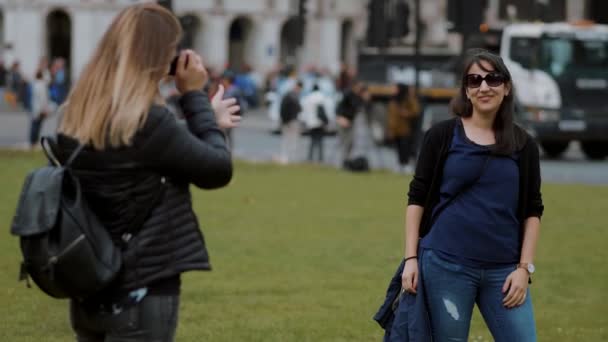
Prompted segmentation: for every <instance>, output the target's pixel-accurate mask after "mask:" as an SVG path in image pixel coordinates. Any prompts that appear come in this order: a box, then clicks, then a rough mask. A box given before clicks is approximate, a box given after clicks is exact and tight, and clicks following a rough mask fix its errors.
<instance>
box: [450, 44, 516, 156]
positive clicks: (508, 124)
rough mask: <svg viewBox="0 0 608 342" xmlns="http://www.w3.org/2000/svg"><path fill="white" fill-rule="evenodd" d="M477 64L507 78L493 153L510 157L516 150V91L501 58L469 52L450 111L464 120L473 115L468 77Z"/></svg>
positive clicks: (495, 128)
mask: <svg viewBox="0 0 608 342" xmlns="http://www.w3.org/2000/svg"><path fill="white" fill-rule="evenodd" d="M482 61H483V62H487V63H488V64H490V65H491V66H492V67H493V68H494V70H487V69H486V68H484V66H483V64H481V62H482ZM475 64H477V65H478V66H479V67H480V68H481V69H482V70H484V71H487V72H496V73H499V74H501V75H502V76H503V77H504V78H505V86H509V87H510V91H509V94H508V95H506V96H505V97H504V99H503V100H502V103H501V104H500V107H499V108H498V112H496V118H495V119H494V124H493V127H492V128H493V129H494V136H495V138H496V145H495V146H494V148H493V152H494V153H495V154H500V155H510V154H512V153H513V152H515V150H516V141H515V134H514V126H513V115H514V111H515V109H514V108H515V107H514V104H513V101H514V100H513V97H514V93H515V89H514V88H513V83H512V82H511V73H510V72H509V70H508V69H507V67H506V65H505V63H504V62H503V60H502V58H500V56H498V55H495V54H493V53H491V52H489V51H487V50H484V49H471V50H468V51H467V53H466V58H465V63H464V69H463V72H462V77H461V80H460V90H459V91H458V94H457V95H456V96H455V97H454V98H453V99H452V101H451V102H450V111H451V112H452V113H454V114H455V115H457V116H460V117H463V118H468V117H470V116H471V115H473V105H472V103H471V100H469V99H468V98H467V88H466V77H467V74H468V72H469V69H470V68H471V67H472V66H473V65H475Z"/></svg>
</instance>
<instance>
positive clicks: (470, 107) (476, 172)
mask: <svg viewBox="0 0 608 342" xmlns="http://www.w3.org/2000/svg"><path fill="white" fill-rule="evenodd" d="M465 66H466V67H465V68H464V73H463V75H462V78H461V86H460V91H459V93H458V95H457V96H456V98H455V99H454V101H453V102H452V104H451V110H452V111H453V113H454V114H456V115H457V117H456V118H453V119H450V120H447V121H444V122H441V123H439V124H437V125H435V126H434V127H432V128H431V129H430V130H429V131H428V132H427V133H426V136H425V138H424V142H423V145H422V150H421V151H420V155H419V159H418V164H417V166H416V173H415V175H414V178H413V180H412V182H411V184H410V190H409V194H408V195H409V202H408V207H407V213H406V223H405V229H406V248H405V267H404V270H403V274H402V286H403V288H404V289H405V291H407V292H410V293H416V292H418V293H421V292H422V293H423V296H424V297H423V298H416V300H417V301H419V303H426V304H427V306H428V313H429V316H428V317H429V318H430V323H431V328H432V335H433V340H434V341H466V340H467V339H468V335H469V327H470V323H471V315H472V312H473V307H474V305H475V304H477V306H478V307H479V310H480V312H481V314H482V316H483V318H484V320H485V322H486V324H487V326H488V328H489V330H490V332H491V333H492V336H493V337H494V340H495V341H498V342H507V341H520V342H531V341H536V327H535V323H534V314H533V310H532V300H531V296H530V289H529V288H528V286H529V283H530V275H531V274H532V273H533V272H534V270H535V268H534V265H533V261H534V255H535V252H536V245H537V241H538V236H539V232H540V217H541V215H542V213H543V209H544V207H543V202H542V197H541V192H540V187H541V179H540V166H539V152H538V147H537V145H536V142H535V140H534V139H533V138H532V137H531V136H530V135H528V133H526V131H525V130H523V129H522V128H521V127H519V126H517V125H516V124H514V123H513V114H514V109H513V98H514V96H513V93H514V91H515V89H514V88H513V83H512V81H511V74H510V73H509V70H507V67H506V66H505V64H504V62H503V60H502V59H501V58H500V57H499V56H497V55H494V54H492V53H490V52H488V51H485V50H479V49H477V50H473V51H470V52H469V55H468V56H467V60H466V64H465ZM419 238H422V239H421V240H419ZM419 244H420V246H419ZM420 290H423V291H420ZM418 296H420V295H418ZM418 296H417V297H418ZM406 297H407V296H404V297H402V298H406ZM408 303H409V302H408V301H407V300H406V299H403V300H402V301H401V302H400V304H399V308H398V310H397V315H396V317H395V323H394V324H393V330H392V332H393V333H394V334H395V335H394V336H391V337H392V338H393V339H392V340H394V341H399V337H398V336H399V335H400V334H403V333H405V332H406V330H407V326H408V324H407V322H406V321H405V322H404V319H405V320H407V319H408V318H407V316H408V310H409V308H408V307H407V306H408ZM410 312H411V311H410ZM409 319H412V318H411V316H410V318H409ZM391 335H392V334H391Z"/></svg>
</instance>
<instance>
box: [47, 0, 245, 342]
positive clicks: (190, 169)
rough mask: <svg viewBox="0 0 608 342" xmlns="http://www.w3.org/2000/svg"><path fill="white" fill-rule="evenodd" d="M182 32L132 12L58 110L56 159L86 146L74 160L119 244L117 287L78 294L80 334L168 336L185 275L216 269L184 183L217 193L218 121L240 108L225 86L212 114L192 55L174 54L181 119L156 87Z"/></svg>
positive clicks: (153, 14)
mask: <svg viewBox="0 0 608 342" xmlns="http://www.w3.org/2000/svg"><path fill="white" fill-rule="evenodd" d="M180 36H181V28H180V24H179V22H178V21H177V19H176V18H175V16H174V15H173V14H171V13H170V12H169V11H167V10H166V9H164V8H162V7H160V6H158V5H156V4H152V3H147V4H138V5H134V6H131V7H128V8H126V9H125V10H123V11H122V12H121V13H120V14H119V15H118V16H117V17H116V19H115V20H114V22H113V23H112V25H111V26H110V28H109V29H108V31H107V32H106V33H105V34H104V36H103V37H102V39H101V41H100V43H99V45H98V47H97V49H96V51H95V52H94V54H93V56H92V58H91V60H90V61H89V63H88V65H87V66H86V67H85V69H84V70H83V72H82V74H81V77H80V79H79V80H78V81H77V83H76V84H75V86H74V87H73V89H72V91H71V93H70V94H69V96H68V98H67V101H66V103H65V106H64V108H63V116H62V119H61V122H60V125H59V132H58V133H59V134H58V138H57V146H56V149H57V153H58V156H59V159H60V160H62V161H65V159H66V158H67V156H69V155H70V154H71V153H72V152H73V151H74V150H75V149H76V148H78V146H81V145H82V146H84V148H83V149H82V150H81V152H80V153H79V154H78V155H77V157H76V159H75V161H74V163H73V166H74V168H75V172H76V174H77V175H78V176H79V178H80V180H81V183H82V188H83V193H84V195H85V197H86V200H87V202H88V203H89V205H90V206H91V207H92V209H93V211H94V212H95V213H96V214H97V215H98V216H99V218H100V219H101V221H102V222H103V223H104V225H105V227H106V228H107V229H108V230H109V232H110V234H111V236H112V237H113V239H114V240H115V243H116V244H119V245H121V246H124V253H123V268H122V271H121V274H120V275H119V277H118V278H117V279H116V280H115V282H114V283H113V284H112V285H110V286H109V287H108V288H106V289H105V290H103V291H102V292H101V293H99V294H98V295H96V296H94V297H93V298H90V299H87V300H85V301H76V300H72V301H71V307H70V316H71V323H72V327H73V329H74V331H75V333H76V337H77V340H78V341H82V342H84V341H87V342H88V341H106V342H108V341H173V339H174V335H175V331H176V327H177V317H178V307H179V298H180V296H179V294H180V285H181V279H180V275H181V273H183V272H186V271H191V270H209V269H210V268H211V266H210V264H209V258H208V255H207V250H206V248H205V243H204V239H203V236H202V234H201V231H200V229H199V225H198V222H197V218H196V216H195V214H194V212H193V210H192V202H191V195H190V191H189V184H191V183H192V184H194V185H195V186H197V187H199V188H204V189H213V188H219V187H223V186H225V185H226V184H228V182H230V179H231V177H232V162H231V156H230V152H229V150H228V148H227V146H226V139H225V136H224V134H223V132H222V131H221V130H220V128H231V127H234V126H235V125H236V124H237V121H238V117H235V116H234V115H233V114H234V113H235V112H236V111H238V106H235V105H234V103H235V100H234V99H228V100H222V99H221V96H222V94H221V93H222V92H223V91H222V90H221V89H220V91H219V92H218V93H219V94H217V95H216V96H215V97H214V98H213V100H212V103H213V109H212V105H211V104H210V103H209V101H208V98H207V95H206V94H204V93H203V92H202V91H201V89H203V86H204V85H205V83H206V82H207V78H208V76H207V72H206V70H205V67H204V66H203V63H202V61H201V57H200V56H198V55H197V54H196V53H194V52H192V51H182V52H181V53H180V54H179V59H178V63H177V71H176V75H175V83H176V87H177V89H178V90H179V92H180V93H181V98H180V101H179V103H180V105H181V109H182V110H183V113H184V115H185V122H186V125H182V124H180V123H178V122H177V120H176V118H175V116H174V115H173V114H172V113H170V112H169V111H168V109H167V108H166V107H165V106H164V105H163V104H162V102H161V99H160V95H159V83H160V82H161V81H163V80H164V79H165V77H166V75H167V74H168V71H169V69H170V64H171V61H172V59H173V58H174V57H175V51H176V47H177V44H178V42H179V41H180ZM214 112H215V114H214ZM218 124H219V126H218ZM142 213H143V217H144V219H143V220H142V223H139V222H138V220H140V218H141V217H142ZM74 271H77V270H74Z"/></svg>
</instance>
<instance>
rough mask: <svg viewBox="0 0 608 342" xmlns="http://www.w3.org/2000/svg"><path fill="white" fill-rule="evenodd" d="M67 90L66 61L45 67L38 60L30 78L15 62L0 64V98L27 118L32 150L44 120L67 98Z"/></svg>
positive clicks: (59, 59)
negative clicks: (26, 115)
mask: <svg viewBox="0 0 608 342" xmlns="http://www.w3.org/2000/svg"><path fill="white" fill-rule="evenodd" d="M68 89H69V84H68V77H67V70H66V61H65V59H63V58H55V59H53V60H52V62H50V63H49V60H48V58H47V57H42V58H40V62H39V64H38V68H37V69H36V72H35V73H34V75H31V77H30V76H28V75H24V73H23V72H22V71H21V64H20V62H19V61H18V60H16V61H14V62H13V63H12V64H11V65H10V67H7V66H6V65H5V63H4V61H0V96H1V98H2V100H3V101H4V103H6V104H7V105H8V106H10V107H11V108H13V109H17V108H23V109H25V110H26V111H27V112H28V113H29V116H30V129H29V136H28V142H29V143H30V146H32V147H33V146H35V145H36V144H37V143H38V140H39V138H40V131H41V129H42V125H43V123H44V120H45V119H46V118H47V117H48V116H49V115H50V114H51V113H53V112H54V111H55V110H56V109H57V107H58V106H59V105H61V104H62V103H63V101H64V100H65V98H66V97H67V94H68Z"/></svg>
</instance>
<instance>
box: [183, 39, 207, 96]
mask: <svg viewBox="0 0 608 342" xmlns="http://www.w3.org/2000/svg"><path fill="white" fill-rule="evenodd" d="M208 80H209V75H208V74H207V69H205V65H204V64H203V59H202V58H201V56H200V55H199V54H197V53H196V52H194V51H192V50H182V51H181V52H180V54H179V59H178V60H177V69H176V70H175V87H176V88H177V90H179V92H180V93H181V94H185V93H187V92H189V91H200V90H202V89H203V87H204V86H205V84H207V81H208Z"/></svg>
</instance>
